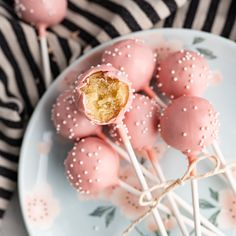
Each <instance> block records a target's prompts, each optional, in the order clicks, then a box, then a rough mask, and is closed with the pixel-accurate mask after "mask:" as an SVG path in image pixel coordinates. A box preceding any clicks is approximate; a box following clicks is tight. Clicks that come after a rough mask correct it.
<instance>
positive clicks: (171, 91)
mask: <svg viewBox="0 0 236 236" xmlns="http://www.w3.org/2000/svg"><path fill="white" fill-rule="evenodd" d="M157 70H158V73H157V76H156V77H157V86H158V87H159V89H160V91H161V92H162V93H163V95H167V96H168V97H170V98H171V99H174V98H178V97H180V96H183V95H192V96H200V95H202V93H203V92H204V91H205V89H206V88H207V86H208V84H209V83H210V79H211V77H212V72H211V71H210V69H209V66H208V63H207V61H206V59H205V58H204V57H203V56H201V55H200V54H199V53H197V52H194V51H189V50H180V51H178V52H175V53H172V54H171V55H169V56H168V57H167V58H166V59H164V60H162V61H161V62H160V64H159V66H158V68H157Z"/></svg>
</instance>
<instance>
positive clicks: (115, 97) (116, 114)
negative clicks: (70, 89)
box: [74, 65, 133, 125]
mask: <svg viewBox="0 0 236 236" xmlns="http://www.w3.org/2000/svg"><path fill="white" fill-rule="evenodd" d="M75 84H76V86H75V89H74V96H75V102H76V104H77V107H78V108H79V109H80V110H81V111H83V112H84V113H85V115H86V116H87V117H88V118H89V119H90V120H92V121H93V122H94V123H97V124H102V125H105V124H109V123H114V122H115V123H117V122H120V121H121V120H122V119H123V117H124V113H125V112H126V111H127V109H129V106H130V104H131V101H132V96H133V95H132V90H131V88H130V84H129V82H128V80H127V78H126V76H125V74H124V73H123V72H121V71H119V70H117V69H115V68H114V67H112V66H111V65H101V66H100V65H98V66H96V67H94V68H91V69H90V70H88V71H87V72H85V73H84V74H82V75H80V76H79V78H78V80H77V81H76V83H75Z"/></svg>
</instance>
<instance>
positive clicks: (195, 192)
mask: <svg viewBox="0 0 236 236" xmlns="http://www.w3.org/2000/svg"><path fill="white" fill-rule="evenodd" d="M191 189H192V200H193V216H194V225H195V228H194V230H195V235H196V236H201V235H202V233H201V224H200V208H199V195H198V184H197V180H196V179H192V180H191Z"/></svg>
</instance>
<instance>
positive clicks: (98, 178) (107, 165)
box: [65, 137, 119, 194]
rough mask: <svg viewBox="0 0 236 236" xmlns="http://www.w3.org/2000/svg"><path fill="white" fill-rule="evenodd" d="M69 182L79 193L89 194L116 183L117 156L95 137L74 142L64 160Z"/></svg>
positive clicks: (117, 170)
mask: <svg viewBox="0 0 236 236" xmlns="http://www.w3.org/2000/svg"><path fill="white" fill-rule="evenodd" d="M65 169H66V175H67V178H68V180H69V182H70V183H71V184H72V186H73V187H74V188H76V189H77V190H78V191H79V192H80V193H85V194H90V193H96V192H100V191H102V190H104V189H105V188H108V187H111V186H112V185H116V184H117V183H118V172H119V156H118V155H117V153H116V152H115V151H114V150H113V149H112V148H111V147H110V146H109V145H108V144H107V143H105V142H104V141H103V140H101V139H99V138H95V137H88V138H85V139H81V140H80V141H79V142H78V143H75V145H74V147H73V149H72V150H71V151H70V152H69V154H68V156H67V158H66V160H65Z"/></svg>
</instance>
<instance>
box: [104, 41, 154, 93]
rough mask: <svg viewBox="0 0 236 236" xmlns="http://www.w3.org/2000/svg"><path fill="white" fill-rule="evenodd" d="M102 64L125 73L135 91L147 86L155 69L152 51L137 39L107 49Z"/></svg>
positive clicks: (120, 42) (118, 43)
mask: <svg viewBox="0 0 236 236" xmlns="http://www.w3.org/2000/svg"><path fill="white" fill-rule="evenodd" d="M102 63H111V64H112V65H113V66H114V67H115V68H117V69H119V70H121V71H125V73H127V75H128V79H129V81H130V82H131V83H132V87H133V88H134V89H135V90H137V91H139V90H143V89H144V88H145V87H148V86H149V82H150V80H151V78H152V75H153V72H154V68H155V58H154V55H153V51H152V49H151V48H149V47H148V46H147V45H146V44H144V42H143V41H141V40H138V39H125V40H121V41H119V42H117V43H115V44H113V45H112V46H110V47H108V48H107V49H106V50H105V51H104V53H103V55H102Z"/></svg>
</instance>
